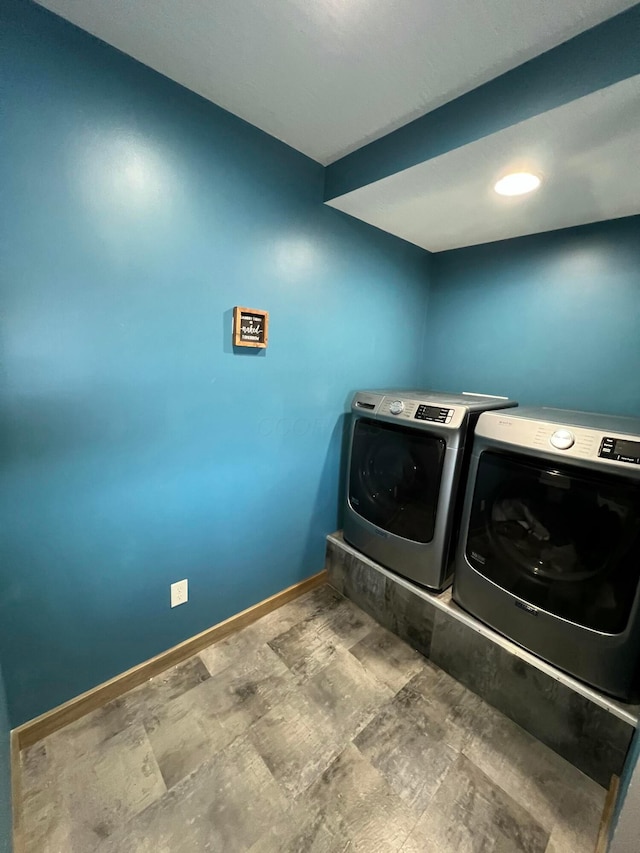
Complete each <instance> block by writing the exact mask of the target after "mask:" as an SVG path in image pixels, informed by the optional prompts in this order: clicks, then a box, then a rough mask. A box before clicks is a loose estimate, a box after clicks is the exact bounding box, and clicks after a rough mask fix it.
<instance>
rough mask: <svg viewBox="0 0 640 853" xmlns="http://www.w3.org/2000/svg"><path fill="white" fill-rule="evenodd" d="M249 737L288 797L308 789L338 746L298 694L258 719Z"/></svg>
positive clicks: (314, 709) (330, 731)
mask: <svg viewBox="0 0 640 853" xmlns="http://www.w3.org/2000/svg"><path fill="white" fill-rule="evenodd" d="M249 737H250V738H251V740H252V742H253V744H254V746H255V748H256V749H257V750H258V752H259V753H260V755H261V756H262V757H263V759H264V761H265V763H266V765H267V767H268V768H269V770H270V771H271V772H272V773H273V775H274V777H275V778H276V780H277V781H278V782H279V784H280V785H281V787H282V789H283V790H284V791H285V792H286V793H287V795H288V796H290V797H297V796H299V795H300V794H301V793H302V792H303V791H304V790H305V789H306V788H308V787H309V785H310V784H311V783H312V782H313V781H314V780H315V779H317V777H318V776H319V775H320V773H322V772H323V770H325V769H326V767H327V766H328V765H329V764H330V763H331V761H332V760H333V758H334V757H335V755H336V754H337V753H338V752H339V751H340V749H341V745H342V744H341V741H340V739H339V737H338V734H337V732H336V731H334V730H333V728H332V727H331V725H330V724H329V722H328V720H327V719H326V717H324V716H323V715H321V714H320V713H319V711H318V708H317V707H315V706H314V704H313V703H312V702H311V701H310V700H309V698H308V697H307V696H306V695H305V694H304V693H303V692H302V691H300V692H298V693H291V694H289V696H288V697H287V698H286V699H285V700H284V701H283V702H281V703H280V704H279V705H277V706H276V707H275V708H274V709H273V710H271V711H269V712H268V713H267V714H265V715H264V716H262V717H261V718H260V719H259V720H258V721H257V722H256V723H255V724H254V725H253V726H252V727H251V729H250V730H249Z"/></svg>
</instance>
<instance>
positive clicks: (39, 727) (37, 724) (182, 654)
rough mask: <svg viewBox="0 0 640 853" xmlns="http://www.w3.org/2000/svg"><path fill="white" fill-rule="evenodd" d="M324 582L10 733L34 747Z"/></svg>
mask: <svg viewBox="0 0 640 853" xmlns="http://www.w3.org/2000/svg"><path fill="white" fill-rule="evenodd" d="M325 583H327V572H326V569H324V570H323V571H321V572H318V574H317V575H312V576H311V577H310V578H306V579H305V580H303V581H300V582H299V583H296V584H294V585H293V586H290V587H288V588H287V589H283V590H282V592H277V593H276V594H275V595H272V596H271V597H270V598H266V599H265V600H264V601H260V602H258V604H254V605H253V607H249V608H247V609H246V610H243V611H242V612H241V613H237V614H236V615H235V616H231V617H230V618H229V619H225V621H224V622H219V623H218V624H217V625H213V626H212V627H211V628H207V629H206V631H202V633H200V634H196V635H195V636H193V637H190V638H189V639H188V640H185V641H184V642H182V643H180V644H179V645H177V646H174V647H173V648H171V649H168V650H167V651H166V652H162V653H161V654H159V655H156V656H155V657H153V658H150V659H149V660H147V661H144V662H143V663H140V664H138V665H137V666H134V667H133V668H132V669H129V670H127V671H126V672H123V673H122V674H121V675H117V676H116V677H115V678H112V679H110V680H109V681H105V682H104V683H103V684H98V685H97V686H96V687H93V688H92V689H91V690H88V691H87V692H86V693H82V694H80V696H76V697H75V698H74V699H70V700H69V701H68V702H65V703H64V704H63V705H59V706H58V707H57V708H53V709H52V710H51V711H47V712H46V713H45V714H41V715H40V716H39V717H35V718H34V719H33V720H29V721H28V722H27V723H23V725H21V726H18V728H16V729H14V730H13V732H12V735H13V736H14V737H15V741H16V744H17V748H18V750H22V749H26V748H27V747H29V746H33V744H34V743H37V742H38V741H39V740H42V739H43V738H45V737H47V736H48V735H50V734H52V733H53V732H55V731H58V729H62V728H64V727H65V726H67V725H69V723H72V722H74V721H75V720H79V719H80V718H81V717H84V716H85V715H86V714H89V713H91V711H95V710H96V709H97V708H101V707H102V706H103V705H106V704H107V702H111V701H112V700H113V699H117V698H118V697H119V696H122V695H123V694H124V693H127V692H128V691H129V690H132V689H133V688H134V687H138V686H139V685H140V684H143V683H144V682H145V681H148V680H149V679H150V678H152V677H153V676H154V675H159V674H160V673H161V672H164V671H165V670H167V669H169V668H170V667H172V666H175V665H176V664H177V663H181V662H182V661H184V660H186V659H187V658H190V657H191V656H192V655H195V654H197V653H198V652H199V651H201V650H202V649H204V648H206V647H207V646H210V645H211V644H212V643H215V642H218V641H219V640H222V639H224V638H225V637H228V636H229V634H233V633H235V631H239V630H240V629H241V628H245V627H246V626H247V625H250V624H251V623H252V622H255V621H256V620H257V619H260V618H261V617H262V616H266V615H267V613H271V612H272V611H273V610H277V609H278V608H279V607H282V605H283V604H287V603H288V602H289V601H293V600H294V599H295V598H298V597H299V596H301V595H304V593H306V592H309V591H310V590H312V589H315V588H316V587H318V586H322V585H323V584H325Z"/></svg>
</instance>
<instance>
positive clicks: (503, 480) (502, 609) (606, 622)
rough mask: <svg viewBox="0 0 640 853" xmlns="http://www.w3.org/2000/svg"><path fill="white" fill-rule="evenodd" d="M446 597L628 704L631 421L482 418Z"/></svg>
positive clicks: (634, 589) (632, 565)
mask: <svg viewBox="0 0 640 853" xmlns="http://www.w3.org/2000/svg"><path fill="white" fill-rule="evenodd" d="M453 597H454V599H455V601H456V602H457V603H458V604H460V605H461V606H462V607H464V608H465V610H467V611H469V612H470V613H472V614H473V615H474V616H476V617H478V618H479V619H481V620H482V621H483V622H486V623H487V624H489V625H491V626H492V627H493V628H495V629H496V630H498V631H499V632H500V633H502V634H504V635H505V636H507V637H509V638H510V639H512V640H514V641H515V642H516V643H518V644H520V645H521V646H524V647H525V648H526V649H528V650H529V651H531V652H533V653H534V654H537V655H538V656H539V657H541V658H544V659H545V660H546V661H548V662H549V663H552V664H554V665H556V666H557V667H559V668H560V669H563V670H565V671H566V672H568V673H570V674H571V675H573V676H575V677H576V678H579V679H581V680H582V681H585V682H587V683H588V684H590V685H592V686H593V687H596V688H599V689H600V690H602V691H604V692H605V693H609V694H611V695H612V696H616V697H618V698H620V699H625V700H629V699H635V698H638V687H639V684H638V675H639V672H640V670H639V660H640V420H635V419H632V418H620V417H614V416H606V415H595V414H589V413H585V412H568V411H562V410H559V409H528V408H527V409H525V408H523V409H516V410H514V411H509V412H504V413H501V414H499V413H493V412H489V413H486V414H483V415H481V417H480V418H479V420H478V423H477V426H476V430H475V437H474V442H473V451H472V456H471V464H470V469H469V477H468V488H467V495H466V500H465V507H464V514H463V520H462V527H461V535H460V545H459V548H458V553H457V557H456V560H455V579H454V587H453Z"/></svg>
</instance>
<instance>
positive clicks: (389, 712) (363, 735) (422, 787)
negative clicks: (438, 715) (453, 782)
mask: <svg viewBox="0 0 640 853" xmlns="http://www.w3.org/2000/svg"><path fill="white" fill-rule="evenodd" d="M445 734H446V732H445V729H444V727H443V726H441V725H439V724H438V723H435V722H434V723H433V724H430V725H429V726H428V727H426V726H425V725H424V724H423V725H420V724H418V723H416V721H415V720H412V719H411V718H410V717H408V716H407V715H406V714H403V713H402V712H401V710H400V709H399V708H398V707H397V706H395V705H392V704H390V705H388V706H387V707H386V708H384V709H383V710H382V711H381V712H380V713H379V714H378V715H377V716H376V717H374V719H373V720H372V721H371V722H370V723H369V725H368V726H367V727H366V728H365V729H364V730H363V731H361V732H360V734H359V735H357V737H356V738H355V740H354V744H355V745H356V746H357V747H358V749H359V750H360V752H361V753H362V754H363V755H364V757H365V758H367V759H368V761H369V762H370V763H371V764H372V765H373V766H374V767H375V768H376V769H377V770H378V771H379V772H380V773H381V774H382V775H383V776H384V777H385V779H386V780H387V782H388V784H389V785H390V787H391V788H392V789H393V790H394V791H395V792H396V793H397V794H398V796H399V797H400V798H401V799H402V800H403V801H404V802H405V803H406V804H407V805H408V806H410V807H411V808H412V809H413V810H414V812H415V816H416V819H417V818H418V817H419V816H420V815H421V814H422V812H423V811H424V810H425V809H426V807H427V806H428V805H429V802H430V801H431V798H432V797H433V795H434V793H435V792H436V791H437V790H438V787H439V786H440V783H441V782H442V779H443V778H444V776H445V775H446V773H447V771H448V769H449V767H450V766H451V765H452V764H453V762H454V761H455V760H456V758H457V756H458V753H457V751H456V750H455V749H453V748H452V747H451V746H449V745H448V744H447V742H446V739H445Z"/></svg>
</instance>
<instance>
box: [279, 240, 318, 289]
mask: <svg viewBox="0 0 640 853" xmlns="http://www.w3.org/2000/svg"><path fill="white" fill-rule="evenodd" d="M318 263H319V256H318V251H317V248H316V247H315V246H314V244H313V242H312V241H311V240H309V239H308V238H306V237H287V238H286V239H283V240H279V241H278V242H277V243H276V245H275V266H276V271H277V273H278V275H280V276H282V277H283V278H285V279H287V280H288V281H295V280H296V279H299V278H301V277H304V276H306V275H308V274H309V273H310V272H311V271H312V270H313V269H315V268H316V267H317V266H318Z"/></svg>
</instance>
